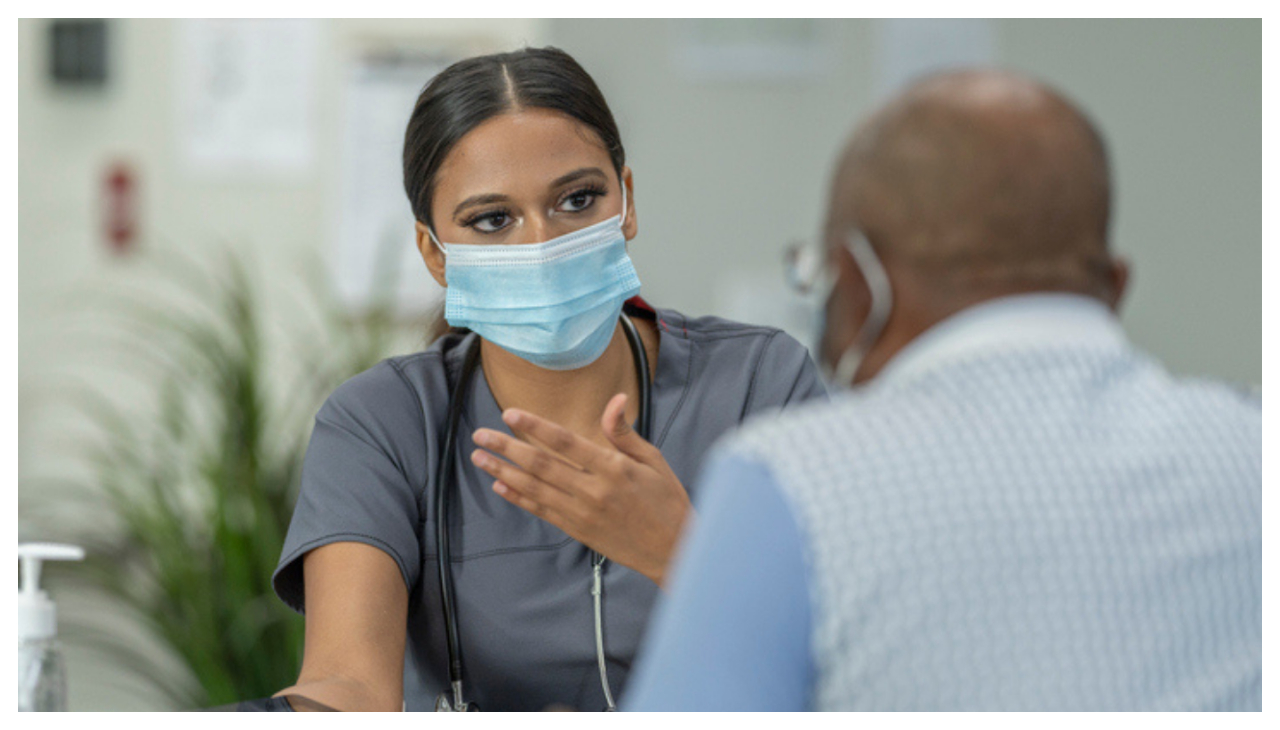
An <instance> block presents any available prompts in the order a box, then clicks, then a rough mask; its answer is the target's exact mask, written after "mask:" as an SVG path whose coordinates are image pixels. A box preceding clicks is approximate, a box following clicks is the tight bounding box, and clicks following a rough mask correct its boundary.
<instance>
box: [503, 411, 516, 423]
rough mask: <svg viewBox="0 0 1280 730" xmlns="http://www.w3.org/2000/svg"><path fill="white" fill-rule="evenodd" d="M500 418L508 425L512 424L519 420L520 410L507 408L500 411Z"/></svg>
mask: <svg viewBox="0 0 1280 730" xmlns="http://www.w3.org/2000/svg"><path fill="white" fill-rule="evenodd" d="M502 420H503V421H505V422H506V423H507V425H508V426H514V425H516V424H517V423H519V422H520V411H517V410H515V409H507V410H505V411H503V412H502Z"/></svg>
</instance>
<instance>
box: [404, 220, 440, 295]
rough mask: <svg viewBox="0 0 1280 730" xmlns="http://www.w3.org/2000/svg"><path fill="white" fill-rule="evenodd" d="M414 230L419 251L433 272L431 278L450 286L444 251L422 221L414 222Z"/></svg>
mask: <svg viewBox="0 0 1280 730" xmlns="http://www.w3.org/2000/svg"><path fill="white" fill-rule="evenodd" d="M413 231H414V234H415V235H416V236H417V239H418V253H420V254H422V262H423V263H425V264H426V265H427V271H430V272H431V278H433V279H435V280H436V283H437V284H439V285H440V286H442V287H445V288H448V286H449V285H448V284H446V283H445V279H444V252H443V251H441V250H440V247H438V246H436V244H435V241H432V240H431V233H430V231H429V230H428V229H427V225H426V224H425V223H423V222H422V221H414V222H413Z"/></svg>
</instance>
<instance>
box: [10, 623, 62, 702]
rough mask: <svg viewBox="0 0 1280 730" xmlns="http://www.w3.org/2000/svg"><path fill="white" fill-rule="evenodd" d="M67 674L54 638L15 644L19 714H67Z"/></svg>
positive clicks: (60, 651) (59, 647)
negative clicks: (16, 650) (16, 646)
mask: <svg viewBox="0 0 1280 730" xmlns="http://www.w3.org/2000/svg"><path fill="white" fill-rule="evenodd" d="M66 711H67V672H66V666H65V664H64V663H63V659H62V647H61V646H60V645H59V644H58V640H57V639H35V640H29V641H20V642H19V643H18V712H66Z"/></svg>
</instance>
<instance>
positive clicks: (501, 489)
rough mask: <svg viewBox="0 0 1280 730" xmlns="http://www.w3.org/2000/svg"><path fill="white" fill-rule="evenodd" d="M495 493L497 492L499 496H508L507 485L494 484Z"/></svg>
mask: <svg viewBox="0 0 1280 730" xmlns="http://www.w3.org/2000/svg"><path fill="white" fill-rule="evenodd" d="M493 491H495V492H497V493H498V494H506V493H507V485H505V484H503V483H502V482H494V483H493Z"/></svg>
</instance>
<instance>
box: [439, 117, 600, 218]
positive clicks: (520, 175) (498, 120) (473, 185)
mask: <svg viewBox="0 0 1280 730" xmlns="http://www.w3.org/2000/svg"><path fill="white" fill-rule="evenodd" d="M612 166H613V163H612V160H611V159H610V157H609V152H608V150H607V149H605V146H604V143H603V142H602V141H601V139H600V136H599V135H598V134H596V133H595V131H594V130H592V129H591V128H590V127H588V126H586V125H585V124H583V123H581V122H579V121H578V120H576V119H574V118H573V117H570V116H568V115H566V114H563V113H560V112H556V111H551V110H548V109H524V110H520V111H516V112H510V113H507V114H501V115H499V116H496V117H494V118H492V119H489V120H487V121H485V122H484V123H483V124H481V125H479V126H477V127H476V128H475V129H473V130H471V131H470V132H468V133H467V134H466V135H465V136H464V137H463V138H462V139H460V140H458V143H457V144H456V145H454V148H453V149H452V150H450V152H449V155H448V156H447V157H446V158H445V161H444V164H442V165H441V166H440V170H439V173H438V177H437V182H436V197H437V200H438V201H443V200H444V199H446V198H455V199H461V198H466V197H470V196H472V195H476V194H483V193H491V192H501V190H500V189H498V188H502V187H517V188H525V187H529V188H535V189H536V188H538V187H546V186H547V185H549V184H551V183H552V182H553V181H555V180H556V179H558V178H560V177H562V176H563V175H565V174H566V173H570V172H573V171H575V170H579V169H581V168H586V167H598V168H600V169H601V170H603V171H606V172H607V171H608V170H610V169H612Z"/></svg>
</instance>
